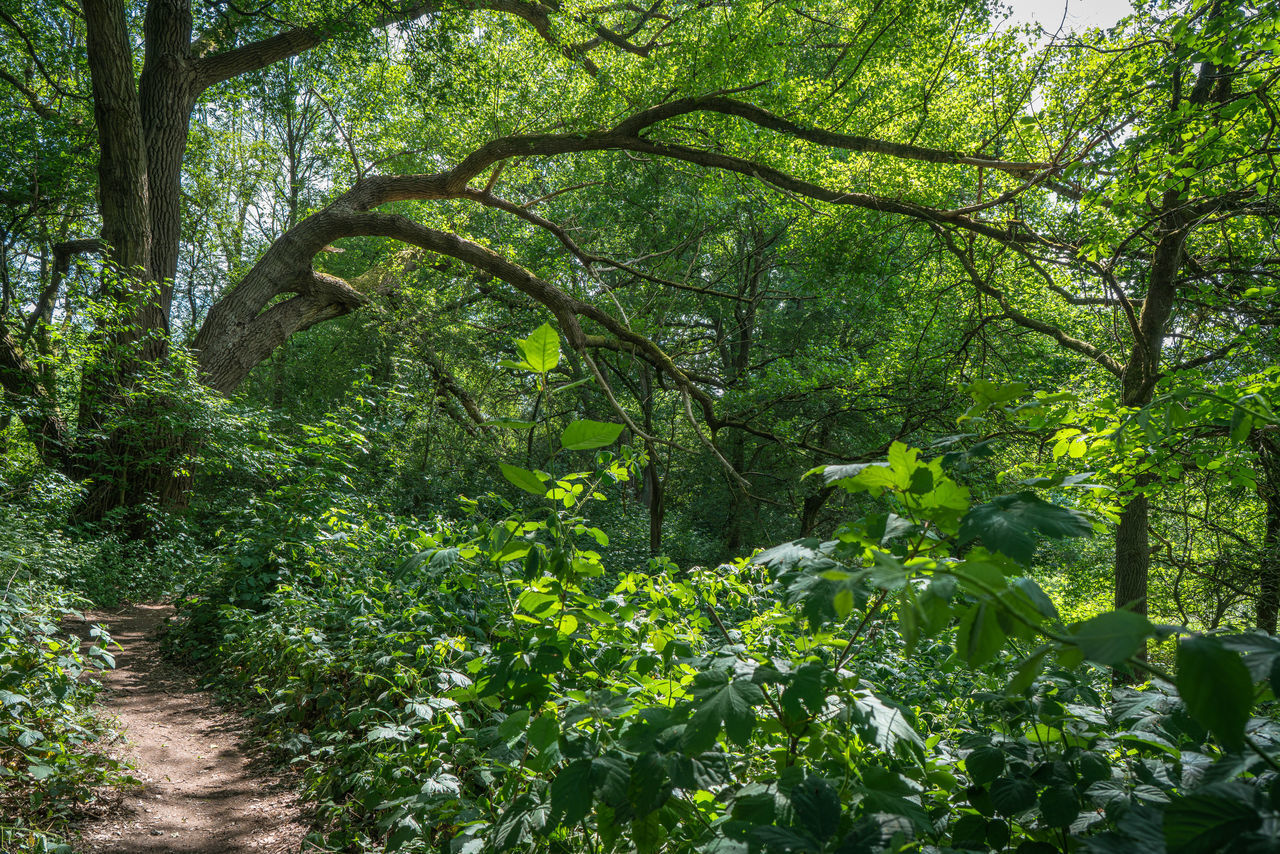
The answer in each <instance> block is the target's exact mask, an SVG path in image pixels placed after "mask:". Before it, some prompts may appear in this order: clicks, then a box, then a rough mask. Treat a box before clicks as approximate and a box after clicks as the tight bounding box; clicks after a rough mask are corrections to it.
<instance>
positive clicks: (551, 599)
mask: <svg viewBox="0 0 1280 854" xmlns="http://www.w3.org/2000/svg"><path fill="white" fill-rule="evenodd" d="M536 336H537V333H535V336H531V338H530V339H526V341H525V342H523V343H522V351H523V352H524V356H525V362H524V363H522V364H519V365H517V367H521V368H522V369H526V370H533V371H537V372H539V373H540V376H541V377H542V379H543V381H544V382H545V373H546V369H547V365H548V364H551V362H550V361H549V358H548V357H547V356H546V354H547V353H549V352H551V350H550V348H549V347H548V348H537V349H536V350H535V352H533V355H530V349H531V347H528V346H524V345H529V344H530V343H531V342H534V339H535V338H536ZM535 357H536V359H535ZM617 435H618V430H617V427H616V425H607V424H602V423H600V422H590V421H579V422H575V423H574V424H571V425H570V427H569V428H567V429H566V430H565V431H564V433H563V434H562V435H561V437H560V444H561V448H562V451H561V453H560V454H558V455H557V457H558V458H559V459H562V460H563V459H574V458H575V457H574V455H575V454H578V453H579V452H581V451H596V450H597V449H599V448H602V447H604V446H605V445H608V444H610V443H611V442H612V441H613V440H614V439H615V438H616V437H617ZM984 452H985V450H984V448H983V446H982V444H979V445H977V446H974V447H973V448H971V449H970V450H963V449H955V448H953V449H951V450H949V451H948V452H947V453H945V454H941V455H940V456H937V457H935V458H932V459H931V458H928V457H927V456H926V455H924V454H923V453H922V452H921V451H919V450H916V449H912V448H908V447H906V446H905V445H902V444H894V445H893V446H892V447H891V448H890V449H889V452H888V458H887V459H886V460H884V461H882V462H879V463H873V464H860V465H853V466H825V467H819V468H818V469H815V470H814V471H812V472H810V475H811V476H820V477H821V478H823V479H824V480H825V481H826V482H827V484H828V485H830V486H832V487H833V488H837V489H843V490H846V491H848V492H850V493H855V494H863V493H865V494H867V495H869V496H870V497H871V498H873V499H876V500H877V501H878V503H879V509H874V510H873V511H872V512H870V513H868V514H867V515H865V516H863V517H862V518H860V519H857V520H850V521H848V522H847V523H845V524H844V525H842V526H841V527H840V528H839V529H838V530H837V532H836V534H835V537H834V538H833V539H831V540H829V541H825V542H824V541H819V540H798V541H794V542H791V543H786V544H783V545H780V546H778V547H775V548H773V549H769V550H768V551H766V552H764V553H762V554H760V555H757V556H755V557H754V558H752V559H744V560H740V561H737V562H736V563H733V564H729V565H722V566H720V567H717V568H715V569H706V568H700V567H693V568H690V569H687V570H682V569H680V568H679V567H677V566H675V565H674V564H672V563H671V562H670V561H668V560H665V559H654V560H652V561H651V562H650V564H649V566H648V567H647V570H639V571H635V570H631V569H629V568H624V569H616V568H615V569H610V568H609V567H608V566H607V565H606V562H605V559H604V557H603V553H604V551H605V550H606V549H607V548H608V547H609V544H610V538H609V536H608V534H607V533H606V532H605V531H603V530H601V529H599V528H598V527H595V526H594V525H592V524H591V522H590V521H589V520H590V518H592V514H590V513H589V512H588V509H589V508H590V506H591V505H592V504H593V503H594V502H599V501H602V500H604V497H605V496H604V494H603V492H602V490H606V489H608V488H609V485H610V484H617V483H621V482H625V481H627V480H629V479H630V478H631V477H632V475H633V474H634V473H635V472H636V471H637V469H638V467H639V466H640V465H642V464H643V459H642V458H641V457H639V456H638V455H636V454H634V453H633V452H630V451H627V450H625V449H624V450H623V452H622V453H621V454H620V455H615V454H614V453H612V452H607V451H598V452H597V453H596V454H595V455H594V457H593V460H592V461H593V465H591V466H590V467H586V468H583V469H582V470H578V471H568V472H565V473H562V474H559V475H553V474H549V473H547V472H543V471H531V470H526V469H522V468H518V467H515V466H511V465H506V464H503V465H501V466H500V468H501V472H502V475H503V477H504V479H505V480H506V481H508V482H509V483H510V484H511V485H513V486H515V487H517V488H518V489H520V490H522V491H523V492H526V493H529V494H531V495H533V496H536V497H537V499H538V500H537V503H536V504H535V505H534V506H533V507H530V508H527V509H521V508H517V507H515V506H514V505H513V504H511V503H510V502H507V501H506V500H504V499H498V500H496V501H483V502H481V501H472V502H468V503H467V505H466V506H467V507H468V512H467V514H466V515H465V518H464V519H463V520H462V521H459V522H445V521H442V520H435V521H434V522H433V523H432V524H430V525H421V524H416V523H411V522H407V521H403V520H397V519H396V518H395V517H392V516H388V515H385V514H379V513H378V512H376V508H375V507H373V506H372V505H370V504H368V503H367V502H364V503H361V502H360V501H359V500H357V499H355V498H354V497H353V496H351V495H350V494H346V495H342V494H338V495H336V496H335V495H329V496H321V497H317V496H316V495H315V494H314V493H313V494H312V495H311V496H310V498H311V500H310V503H309V504H308V505H306V507H305V508H303V509H296V508H295V510H294V511H292V512H284V511H283V508H280V509H281V512H280V513H279V514H278V515H277V516H276V517H275V518H276V524H274V525H271V526H263V527H259V528H256V529H253V530H252V531H251V532H249V533H247V534H244V535H241V537H240V538H239V540H238V546H237V548H236V549H235V550H234V551H233V552H232V554H231V557H230V558H229V559H228V560H227V561H226V562H225V563H224V564H223V566H222V567H221V569H220V570H219V571H218V572H217V573H215V574H214V575H212V576H210V577H209V578H207V579H205V580H204V581H203V582H202V583H201V584H200V585H199V586H198V587H197V588H194V589H193V590H192V591H190V592H191V595H190V596H189V598H187V599H185V600H184V601H183V602H182V603H181V605H180V614H181V620H180V622H179V625H178V628H177V630H176V631H175V632H174V633H173V635H171V638H170V644H171V649H173V650H174V651H177V652H179V653H181V654H183V655H185V656H187V657H188V658H191V659H194V660H196V661H198V662H201V663H202V664H204V665H205V666H206V667H207V669H208V673H209V674H210V677H211V679H213V680H214V681H216V682H217V683H219V684H221V685H223V686H224V687H226V688H228V689H230V690H232V691H235V692H237V693H238V694H240V695H241V696H243V697H247V698H250V699H251V700H253V701H254V702H255V704H256V708H257V709H258V714H259V716H260V718H261V721H262V723H263V725H264V727H265V728H266V730H267V732H269V733H270V734H271V735H272V739H273V743H274V744H275V745H276V746H277V747H278V748H279V749H280V750H281V751H283V752H284V754H285V755H287V756H288V757H290V758H291V759H292V760H293V761H295V762H297V763H300V764H301V765H302V766H303V767H304V768H305V770H306V780H307V787H308V790H309V794H310V796H311V798H312V800H313V802H314V803H315V804H316V805H317V806H318V810H319V816H320V819H321V823H322V826H323V827H324V829H325V835H326V839H325V840H324V841H325V844H327V845H329V846H330V847H338V848H346V849H352V850H387V851H438V850H448V851H451V852H467V854H474V852H481V851H494V852H502V851H515V850H518V851H531V850H537V851H582V850H591V851H630V850H636V851H640V852H650V851H660V850H661V851H702V852H717V854H720V852H752V854H754V852H787V854H803V853H804V852H809V853H810V854H824V853H825V852H833V854H834V852H839V854H855V852H864V851H866V852H871V851H907V850H922V849H923V850H937V851H960V850H963V851H1009V850H1016V851H1017V852H1019V854H1039V852H1051V851H1064V852H1065V851H1068V850H1072V851H1074V850H1087V851H1091V852H1097V854H1106V852H1112V851H1133V850H1144V851H1157V852H1158V851H1168V852H1171V854H1180V853H1181V852H1187V854H1191V852H1208V851H1218V850H1239V851H1246V850H1247V851H1255V850H1256V851H1261V850H1271V849H1270V848H1269V847H1268V846H1269V845H1270V844H1271V843H1270V841H1269V840H1270V838H1271V837H1270V835H1269V834H1270V832H1271V831H1270V828H1273V827H1275V826H1277V823H1278V822H1280V814H1277V812H1276V809H1275V804H1274V800H1273V798H1272V796H1271V794H1270V793H1271V792H1272V791H1273V790H1275V789H1277V786H1276V785H1275V781H1276V780H1277V779H1278V775H1277V772H1278V771H1280V763H1278V762H1277V760H1276V758H1275V752H1276V749H1277V744H1280V732H1278V731H1277V729H1276V728H1275V726H1274V725H1273V724H1272V723H1271V722H1270V721H1268V720H1265V719H1260V718H1254V717H1252V713H1253V711H1254V708H1255V705H1256V702H1255V701H1256V700H1257V699H1259V698H1260V699H1262V700H1263V701H1265V702H1264V705H1262V706H1261V707H1259V710H1260V711H1262V712H1264V713H1265V712H1267V711H1268V709H1269V705H1267V704H1268V703H1270V702H1271V701H1272V700H1273V699H1274V697H1275V695H1276V688H1277V687H1280V686H1277V685H1273V684H1271V680H1273V679H1276V680H1280V664H1278V662H1280V641H1277V640H1276V639H1274V638H1271V637H1268V636H1265V635H1238V636H1226V635H1203V636H1190V637H1188V636H1186V634H1187V633H1185V632H1183V631H1182V630H1179V629H1177V628H1176V627H1169V626H1155V625H1153V624H1151V623H1150V622H1149V621H1148V620H1147V619H1146V618H1145V617H1143V616H1141V615H1138V614H1135V613H1131V612H1126V611H1119V612H1107V613H1102V614H1098V615H1096V616H1089V617H1088V618H1087V619H1080V620H1072V621H1070V622H1066V621H1063V620H1062V619H1061V618H1060V617H1059V615H1058V612H1057V609H1056V608H1055V606H1054V603H1053V602H1052V600H1051V599H1050V598H1049V597H1048V596H1047V595H1046V594H1045V593H1044V592H1043V591H1042V590H1041V588H1040V587H1039V585H1038V584H1037V583H1036V582H1035V581H1034V580H1032V578H1031V577H1030V576H1031V574H1032V567H1033V558H1034V556H1035V553H1036V549H1037V545H1038V543H1039V541H1041V540H1042V539H1045V538H1048V539H1050V540H1053V539H1058V540H1061V539H1064V538H1069V537H1080V536H1087V535H1088V534H1090V533H1091V532H1092V529H1093V523H1092V521H1091V520H1090V519H1089V518H1088V517H1086V516H1084V515H1083V514H1082V513H1080V512H1078V511H1076V510H1074V509H1071V508H1068V507H1065V506H1062V505H1060V504H1056V503H1054V502H1052V501H1049V500H1046V499H1044V498H1042V497H1040V496H1038V495H1036V494H1035V493H1033V492H1031V491H1026V490H1024V491H1022V492H1016V493H1013V494H1007V495H996V496H994V497H991V498H990V499H989V500H987V501H984V502H977V501H975V500H974V499H973V498H972V497H971V495H970V491H969V489H967V488H966V487H964V486H962V485H960V484H959V483H958V482H957V481H956V480H955V479H954V478H953V473H954V472H956V471H960V470H964V469H966V468H967V467H968V463H969V461H970V457H971V456H972V455H973V454H977V453H984ZM579 459H581V458H580V457H579ZM1054 485H1055V484H1054V482H1053V481H1052V479H1050V480H1049V481H1048V482H1047V483H1046V484H1045V486H1046V487H1047V488H1052V487H1053V486H1054ZM492 509H499V510H500V511H501V512H499V513H497V514H493V513H491V512H490V511H491V510H492ZM595 516H596V517H599V516H600V514H595ZM1178 636H1182V637H1181V639H1180V640H1179V642H1178V643H1177V646H1176V659H1175V663H1176V667H1177V674H1176V675H1173V674H1170V673H1166V672H1164V671H1163V670H1161V668H1159V667H1158V666H1156V665H1154V664H1151V663H1150V662H1148V661H1146V660H1145V659H1144V658H1143V657H1142V651H1143V649H1144V647H1145V646H1146V645H1147V644H1148V643H1149V642H1151V641H1159V640H1164V639H1170V638H1174V637H1178ZM1126 670H1128V671H1130V672H1137V673H1142V674H1145V675H1147V676H1150V677H1154V681H1153V683H1152V684H1151V685H1149V686H1148V687H1147V688H1145V689H1143V690H1137V689H1133V688H1128V687H1122V688H1117V689H1115V690H1114V691H1113V690H1112V689H1111V684H1110V683H1111V679H1112V673H1113V672H1115V673H1124V672H1125V671H1126ZM1258 682H1260V683H1261V685H1258V684H1256V683H1258Z"/></svg>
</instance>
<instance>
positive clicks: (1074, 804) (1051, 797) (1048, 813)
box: [1040, 783, 1080, 827]
mask: <svg viewBox="0 0 1280 854" xmlns="http://www.w3.org/2000/svg"><path fill="white" fill-rule="evenodd" d="M1079 814H1080V799H1079V798H1077V797H1076V790H1075V789H1074V788H1073V787H1072V786H1069V785H1067V784H1066V783H1059V784H1058V785H1056V786H1050V787H1049V788H1047V789H1045V790H1044V792H1043V793H1042V794H1041V795H1040V817H1041V818H1043V819H1044V823H1045V824H1047V825H1049V826H1050V827H1070V826H1071V824H1072V822H1074V821H1075V820H1076V816H1078V815H1079Z"/></svg>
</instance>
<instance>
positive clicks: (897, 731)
mask: <svg viewBox="0 0 1280 854" xmlns="http://www.w3.org/2000/svg"><path fill="white" fill-rule="evenodd" d="M853 705H854V709H855V710H856V711H857V712H858V716H859V717H861V718H862V720H863V722H864V723H865V725H866V726H867V727H869V728H870V729H871V736H872V739H871V740H873V741H874V742H875V744H876V746H877V747H879V748H880V749H881V750H883V751H884V752H885V753H893V752H895V751H896V750H897V748H898V747H899V745H904V746H905V745H914V746H916V747H919V746H921V745H922V744H923V743H924V742H923V740H922V739H921V738H920V734H919V733H917V732H916V731H915V728H914V727H912V726H911V721H910V720H909V719H908V717H907V712H906V711H904V710H903V709H902V708H900V707H898V706H897V705H893V704H891V703H887V702H885V701H884V700H882V699H880V698H879V697H877V696H876V695H875V694H869V693H864V692H860V693H858V694H855V695H854V698H853Z"/></svg>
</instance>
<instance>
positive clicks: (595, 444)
mask: <svg viewBox="0 0 1280 854" xmlns="http://www.w3.org/2000/svg"><path fill="white" fill-rule="evenodd" d="M621 434H622V425H621V424H609V423H607V422H604V421H591V420H585V419H584V420H582V421H574V422H573V423H572V424H570V425H569V426H568V427H566V428H564V432H563V433H561V434H560V446H561V447H562V448H564V449H565V450H566V451H589V450H591V449H592V448H603V447H604V446H605V445H612V444H613V443H614V442H615V441H616V440H617V438H618V436H620V435H621Z"/></svg>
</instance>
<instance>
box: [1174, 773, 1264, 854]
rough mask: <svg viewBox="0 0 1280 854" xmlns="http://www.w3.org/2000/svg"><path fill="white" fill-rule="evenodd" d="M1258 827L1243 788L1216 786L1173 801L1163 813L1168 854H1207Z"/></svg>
mask: <svg viewBox="0 0 1280 854" xmlns="http://www.w3.org/2000/svg"><path fill="white" fill-rule="evenodd" d="M1261 826H1262V817H1261V816H1260V815H1258V810H1257V809H1256V808H1255V807H1254V806H1253V804H1252V803H1251V798H1250V790H1249V789H1248V788H1246V787H1245V786H1241V785H1238V784H1230V783H1225V784H1224V783H1217V784H1211V785H1209V786H1205V787H1203V788H1201V789H1198V790H1196V791H1194V792H1192V793H1191V794H1189V795H1187V796H1185V797H1181V798H1175V799H1174V800H1173V802H1172V803H1170V804H1169V806H1168V807H1166V808H1165V811H1164V841H1165V844H1166V845H1167V846H1168V847H1169V854H1211V853H1212V852H1215V851H1221V850H1224V848H1226V847H1227V846H1229V845H1230V844H1231V843H1232V841H1233V840H1236V839H1237V838H1239V837H1240V836H1241V835H1243V834H1245V833H1248V832H1250V831H1253V830H1257V829H1258V828H1259V827H1261Z"/></svg>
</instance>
